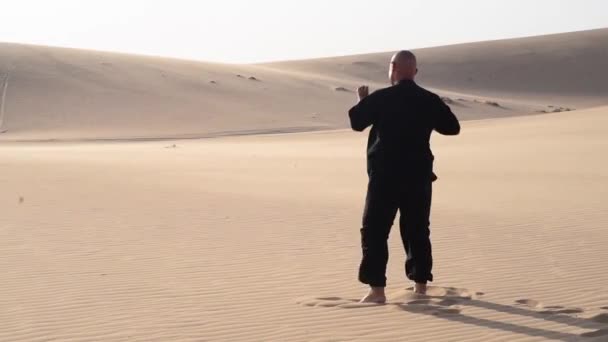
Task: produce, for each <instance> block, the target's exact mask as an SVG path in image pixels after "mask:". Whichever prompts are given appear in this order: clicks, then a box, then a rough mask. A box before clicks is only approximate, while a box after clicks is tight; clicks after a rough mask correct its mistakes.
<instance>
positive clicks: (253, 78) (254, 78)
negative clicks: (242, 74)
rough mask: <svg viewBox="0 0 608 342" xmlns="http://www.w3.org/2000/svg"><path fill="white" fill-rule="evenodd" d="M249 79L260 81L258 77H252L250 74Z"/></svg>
mask: <svg viewBox="0 0 608 342" xmlns="http://www.w3.org/2000/svg"><path fill="white" fill-rule="evenodd" d="M249 80H250V81H260V80H259V79H258V78H256V77H254V76H250V77H249Z"/></svg>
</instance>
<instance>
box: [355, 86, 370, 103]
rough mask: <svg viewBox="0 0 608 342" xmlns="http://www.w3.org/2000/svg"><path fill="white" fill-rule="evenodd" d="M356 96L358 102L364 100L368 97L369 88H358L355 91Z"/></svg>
mask: <svg viewBox="0 0 608 342" xmlns="http://www.w3.org/2000/svg"><path fill="white" fill-rule="evenodd" d="M357 95H358V97H359V101H361V100H363V99H364V98H366V97H367V96H368V95H369V87H368V86H365V85H363V86H360V87H359V88H358V89H357Z"/></svg>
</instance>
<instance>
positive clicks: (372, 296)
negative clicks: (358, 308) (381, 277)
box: [359, 287, 386, 304]
mask: <svg viewBox="0 0 608 342" xmlns="http://www.w3.org/2000/svg"><path fill="white" fill-rule="evenodd" d="M359 303H376V304H384V303H386V295H385V294H384V287H372V288H371V289H370V290H369V292H368V293H367V295H366V296H365V297H363V299H361V301H359Z"/></svg>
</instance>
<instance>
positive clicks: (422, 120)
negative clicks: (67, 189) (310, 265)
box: [348, 51, 460, 303]
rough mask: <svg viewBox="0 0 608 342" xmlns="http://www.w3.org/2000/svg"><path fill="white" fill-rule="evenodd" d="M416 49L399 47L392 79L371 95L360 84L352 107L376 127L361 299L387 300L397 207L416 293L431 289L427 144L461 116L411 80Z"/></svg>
mask: <svg viewBox="0 0 608 342" xmlns="http://www.w3.org/2000/svg"><path fill="white" fill-rule="evenodd" d="M417 73H418V68H417V62H416V56H414V54H413V53H411V52H410V51H400V52H398V53H397V54H395V55H394V56H393V58H392V59H391V63H390V71H389V78H390V80H391V83H392V86H391V87H388V88H384V89H381V90H378V91H376V92H374V93H373V94H371V95H369V90H368V87H367V86H361V87H360V88H359V89H358V97H359V103H358V104H357V105H355V106H354V107H353V108H352V109H351V110H350V111H349V113H348V114H349V117H350V123H351V126H352V128H353V130H355V131H359V132H361V131H363V130H365V129H366V128H367V127H369V126H371V127H372V128H371V130H370V132H369V139H368V143H367V172H368V176H369V183H368V189H367V197H366V200H365V210H364V213H363V228H361V247H362V250H363V258H362V260H361V265H360V267H359V280H360V281H361V282H362V283H364V284H367V285H369V286H370V291H369V293H368V294H367V295H366V296H365V297H364V298H363V299H362V300H361V301H362V302H371V303H384V302H385V301H386V297H385V294H384V287H385V286H386V264H387V262H388V236H389V232H390V229H391V227H392V225H393V221H394V219H395V216H396V215H397V211H399V212H400V219H399V226H400V231H401V239H402V241H403V246H404V248H405V251H406V254H407V258H406V262H405V273H406V276H407V277H408V278H409V279H410V280H412V281H414V282H415V288H414V290H415V292H416V293H421V294H424V293H426V287H427V282H429V281H432V280H433V274H432V273H431V269H432V266H433V259H432V254H431V241H430V230H429V217H430V212H431V194H432V183H433V181H434V180H435V179H436V178H435V175H434V173H433V160H434V156H433V153H432V152H431V149H430V143H429V141H430V137H431V133H432V132H433V131H437V132H438V133H440V134H444V135H457V134H459V133H460V124H459V123H458V119H457V118H456V116H455V115H454V113H452V111H451V110H450V107H448V106H447V105H446V104H445V103H443V101H442V100H441V98H439V96H437V95H436V94H434V93H432V92H430V91H428V90H426V89H424V88H422V87H420V86H419V85H417V84H416V82H414V78H415V77H416V74H417Z"/></svg>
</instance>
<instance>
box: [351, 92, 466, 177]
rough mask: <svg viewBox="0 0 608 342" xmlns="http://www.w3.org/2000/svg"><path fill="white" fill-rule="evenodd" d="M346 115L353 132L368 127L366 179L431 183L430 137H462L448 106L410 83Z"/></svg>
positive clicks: (369, 98)
mask: <svg viewBox="0 0 608 342" xmlns="http://www.w3.org/2000/svg"><path fill="white" fill-rule="evenodd" d="M348 115H349V117H350V124H351V127H352V128H353V130H355V131H359V132H361V131H363V130H365V129H366V128H367V127H369V126H372V129H371V131H370V133H369V139H368V143H367V171H368V174H369V176H370V177H372V176H374V175H378V176H381V177H390V178H395V177H396V178H405V179H415V180H426V179H432V178H433V177H434V174H433V160H434V156H433V153H432V152H431V148H430V138H431V133H432V132H433V130H435V131H437V132H438V133H440V134H444V135H457V134H459V133H460V124H459V123H458V119H457V118H456V116H455V115H454V113H452V111H451V109H450V107H448V106H447V105H446V104H445V103H444V102H443V101H442V100H441V98H440V97H439V96H437V95H436V94H434V93H432V92H430V91H428V90H426V89H424V88H422V87H420V86H418V85H417V84H416V83H415V82H414V81H401V82H399V83H398V84H397V85H394V86H392V87H388V88H384V89H380V90H378V91H376V92H374V93H372V94H370V95H369V96H367V97H366V98H364V99H363V100H362V101H360V102H359V103H358V104H357V105H355V106H354V107H353V108H351V110H350V111H349V112H348Z"/></svg>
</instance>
